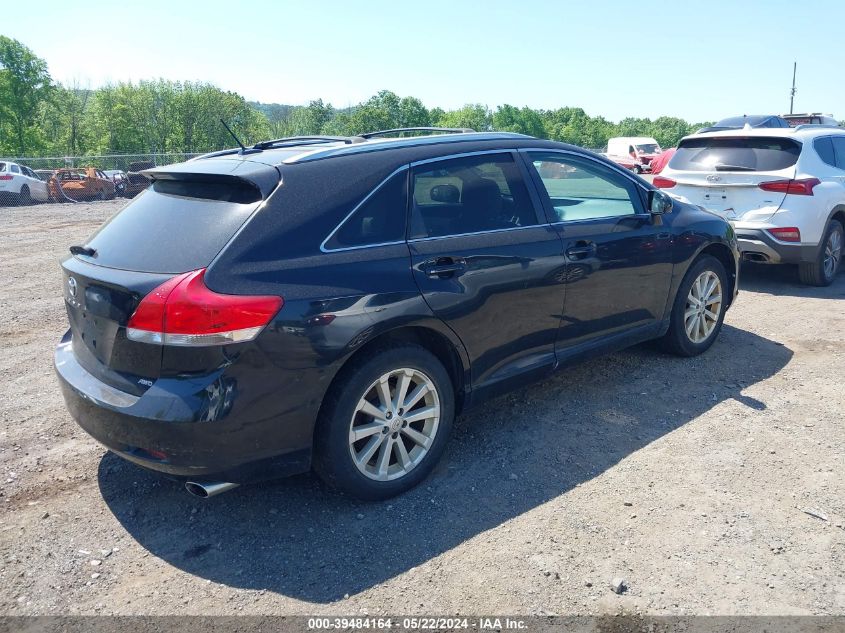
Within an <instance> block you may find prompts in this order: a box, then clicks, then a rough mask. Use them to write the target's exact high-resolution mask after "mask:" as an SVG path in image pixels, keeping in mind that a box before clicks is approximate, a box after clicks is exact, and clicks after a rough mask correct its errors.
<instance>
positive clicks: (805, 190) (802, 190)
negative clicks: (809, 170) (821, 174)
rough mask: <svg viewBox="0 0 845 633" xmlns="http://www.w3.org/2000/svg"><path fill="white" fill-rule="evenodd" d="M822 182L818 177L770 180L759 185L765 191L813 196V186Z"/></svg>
mask: <svg viewBox="0 0 845 633" xmlns="http://www.w3.org/2000/svg"><path fill="white" fill-rule="evenodd" d="M818 184H821V181H820V180H819V179H818V178H802V179H800V180H770V181H769V182H761V183H760V184H759V185H757V186H758V187H760V189H762V190H763V191H774V192H776V193H789V194H792V195H794V196H812V195H813V187H815V186H816V185H818Z"/></svg>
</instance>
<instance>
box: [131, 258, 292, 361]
mask: <svg viewBox="0 0 845 633" xmlns="http://www.w3.org/2000/svg"><path fill="white" fill-rule="evenodd" d="M204 275H205V269H204V268H203V269H200V270H194V271H191V272H188V273H184V274H182V275H177V276H176V277H173V278H172V279H168V280H167V281H165V282H164V283H163V284H161V285H160V286H158V287H157V288H156V289H155V290H153V291H152V292H151V293H149V294H148V295H147V296H146V297H144V298H143V299H142V300H141V303H140V304H139V305H138V308H137V309H136V310H135V312H134V313H133V314H132V317H131V318H130V319H129V323H128V324H127V325H126V336H127V338H129V339H131V340H133V341H141V342H144V343H156V344H158V345H184V346H203V345H224V344H226V343H238V342H242V341H251V340H252V339H254V338H255V337H256V336H258V334H259V332H261V330H262V329H264V326H266V325H267V324H268V323H269V322H270V319H272V318H273V317H274V316H275V315H276V313H277V312H278V311H279V310H280V309H281V308H282V306H283V305H284V303H285V302H284V299H282V298H281V297H273V296H252V295H223V294H219V293H217V292H214V291H213V290H210V289H209V288H208V286H206V285H205V282H204V281H203V276H204Z"/></svg>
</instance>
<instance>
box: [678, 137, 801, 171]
mask: <svg viewBox="0 0 845 633" xmlns="http://www.w3.org/2000/svg"><path fill="white" fill-rule="evenodd" d="M800 154H801V144H800V143H798V142H796V141H793V140H792V139H788V138H777V137H771V138H769V137H747V138H725V137H714V138H691V139H687V140H685V141H681V143H680V145H679V146H678V151H677V152H675V155H674V156H673V157H672V160H671V161H670V162H669V167H671V168H672V169H677V170H680V171H780V170H781V169H786V168H787V167H792V166H793V165H794V164H795V163H796V162H798V156H799V155H800Z"/></svg>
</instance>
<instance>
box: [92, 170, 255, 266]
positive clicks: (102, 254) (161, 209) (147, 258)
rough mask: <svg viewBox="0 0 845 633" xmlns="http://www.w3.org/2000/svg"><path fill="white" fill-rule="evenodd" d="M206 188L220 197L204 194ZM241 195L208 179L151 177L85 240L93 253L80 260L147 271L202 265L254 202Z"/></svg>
mask: <svg viewBox="0 0 845 633" xmlns="http://www.w3.org/2000/svg"><path fill="white" fill-rule="evenodd" d="M212 190H216V191H217V193H219V194H220V195H221V197H222V198H224V199H222V200H214V199H210V197H209V196H210V195H211V191H212ZM199 194H202V196H200V195H199ZM242 196H243V192H242V191H238V190H237V188H236V191H235V192H234V193H233V192H231V191H229V190H227V189H226V187H225V186H223V185H220V186H219V187H218V186H216V185H215V186H214V187H210V183H208V182H204V183H201V184H198V183H190V182H179V181H157V182H155V183H154V184H153V185H152V186H151V187H150V188H149V189H147V190H146V191H144V192H143V193H141V194H139V195H138V196H137V197H136V198H135V199H134V200H133V201H132V202H130V203H129V204H128V205H127V206H126V207H124V208H123V210H122V211H120V212H119V213H118V214H116V215H115V216H114V217H112V218H111V220H109V221H108V222H107V223H106V224H104V225H103V226H102V227H101V228H100V230H99V231H97V233H95V234H94V236H93V237H92V238H91V239H90V240H88V241H87V242H86V245H87V246H90V247H91V248H94V249H96V251H97V252H96V255H95V256H94V257H84V256H81V257H80V259H84V260H85V261H88V262H91V263H92V264H99V265H101V266H108V267H110V268H120V269H123V270H135V271H141V272H151V273H182V272H187V271H189V270H196V269H198V268H203V267H204V266H207V265H208V264H209V263H211V260H212V259H214V257H215V256H216V255H217V253H219V252H220V250H221V249H222V248H223V247H224V246H225V245H226V243H227V242H228V241H229V240H230V239H231V238H232V236H233V235H234V234H235V232H236V231H237V230H238V229H239V228H240V227H241V225H242V224H243V223H244V222H245V221H246V219H247V218H248V217H249V216H250V214H251V213H252V212H253V211H254V210H255V209H256V207H257V206H258V204H259V203H258V202H253V201H250V202H246V203H244V202H240V200H242V199H243V197H242ZM227 198H228V199H227Z"/></svg>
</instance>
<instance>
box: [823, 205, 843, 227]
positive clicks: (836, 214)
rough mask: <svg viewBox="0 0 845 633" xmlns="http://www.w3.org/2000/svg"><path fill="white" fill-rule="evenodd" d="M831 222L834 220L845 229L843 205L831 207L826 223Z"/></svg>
mask: <svg viewBox="0 0 845 633" xmlns="http://www.w3.org/2000/svg"><path fill="white" fill-rule="evenodd" d="M831 220H836V221H837V222H839V223H840V224H841V225H842V228H845V205H843V204H839V205H836V206H835V207H833V211H831V212H830V217H828V219H827V221H828V222H830V221H831Z"/></svg>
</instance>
